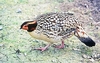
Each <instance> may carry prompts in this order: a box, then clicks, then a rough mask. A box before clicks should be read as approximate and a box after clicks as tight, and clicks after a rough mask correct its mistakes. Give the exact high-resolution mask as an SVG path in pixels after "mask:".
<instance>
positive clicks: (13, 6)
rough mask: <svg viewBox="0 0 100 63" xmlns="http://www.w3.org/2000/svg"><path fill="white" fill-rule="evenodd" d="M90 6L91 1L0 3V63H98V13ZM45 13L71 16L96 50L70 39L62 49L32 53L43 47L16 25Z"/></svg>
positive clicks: (10, 0) (13, 0)
mask: <svg viewBox="0 0 100 63" xmlns="http://www.w3.org/2000/svg"><path fill="white" fill-rule="evenodd" d="M91 2H94V3H95V1H94V0H93V1H92V0H84V1H83V0H0V63H100V49H99V48H100V21H99V20H100V19H99V15H100V11H98V7H96V4H95V5H94V4H93V3H91ZM92 4H93V5H92ZM95 8H97V9H95ZM49 12H71V13H74V14H75V15H76V18H78V19H79V20H80V21H82V22H83V25H84V28H85V31H86V32H87V34H88V35H89V36H90V37H91V38H92V39H93V40H94V41H95V42H96V46H94V47H87V46H85V45H84V44H83V43H81V42H80V41H79V40H78V39H77V38H76V37H75V36H73V37H71V38H68V39H66V41H65V48H64V49H56V48H54V47H53V45H51V46H50V47H49V48H48V50H46V51H44V52H41V51H37V50H34V48H37V47H41V46H45V45H46V44H47V43H46V42H44V41H41V40H37V39H34V38H32V37H31V36H30V35H29V34H28V33H27V31H23V30H21V29H20V25H21V24H22V23H23V22H25V21H27V20H33V19H34V18H36V17H37V16H38V15H40V14H44V13H49Z"/></svg>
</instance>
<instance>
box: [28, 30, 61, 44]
mask: <svg viewBox="0 0 100 63" xmlns="http://www.w3.org/2000/svg"><path fill="white" fill-rule="evenodd" d="M29 34H30V35H31V36H32V37H33V38H36V39H39V40H43V41H46V42H48V43H56V42H60V41H61V38H60V37H56V38H50V37H48V36H46V35H44V34H43V33H38V32H37V31H33V32H29Z"/></svg>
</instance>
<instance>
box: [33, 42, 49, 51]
mask: <svg viewBox="0 0 100 63" xmlns="http://www.w3.org/2000/svg"><path fill="white" fill-rule="evenodd" d="M49 46H50V44H49V45H47V46H45V47H41V48H35V49H34V50H40V51H41V52H43V51H45V50H47V48H48V47H49Z"/></svg>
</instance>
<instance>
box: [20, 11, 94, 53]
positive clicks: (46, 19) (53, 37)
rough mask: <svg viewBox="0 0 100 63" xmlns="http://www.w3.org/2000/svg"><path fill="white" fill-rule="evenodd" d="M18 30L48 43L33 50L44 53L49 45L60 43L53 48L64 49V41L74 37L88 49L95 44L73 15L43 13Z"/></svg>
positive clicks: (26, 22)
mask: <svg viewBox="0 0 100 63" xmlns="http://www.w3.org/2000/svg"><path fill="white" fill-rule="evenodd" d="M20 29H23V30H27V32H29V34H30V35H31V36H32V37H33V38H35V39H38V40H43V41H46V42H48V44H47V45H46V46H45V47H41V48H35V50H40V51H45V50H47V49H48V47H49V46H50V45H51V44H54V43H58V42H61V44H60V45H56V46H55V48H58V49H61V48H64V40H65V39H68V38H70V37H71V36H73V35H74V36H76V37H77V38H78V39H79V40H80V41H81V42H82V43H84V44H85V45H86V46H88V47H92V46H95V42H94V41H93V40H92V39H91V38H90V37H89V36H88V35H87V33H86V32H85V30H84V28H83V25H82V23H81V22H80V20H78V19H77V18H75V15H74V14H73V13H57V12H56V13H53V12H51V13H45V14H41V15H39V16H37V17H36V18H34V19H33V20H31V21H25V22H24V23H22V24H21V26H20Z"/></svg>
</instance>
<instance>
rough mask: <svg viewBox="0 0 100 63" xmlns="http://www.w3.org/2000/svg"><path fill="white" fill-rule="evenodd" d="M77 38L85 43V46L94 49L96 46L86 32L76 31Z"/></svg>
mask: <svg viewBox="0 0 100 63" xmlns="http://www.w3.org/2000/svg"><path fill="white" fill-rule="evenodd" d="M75 36H76V37H77V38H78V39H79V40H80V41H81V42H83V43H84V44H85V45H87V46H89V47H92V46H95V42H94V41H93V40H92V39H91V38H90V37H89V36H88V35H87V34H86V33H85V31H84V30H80V29H77V30H76V31H75Z"/></svg>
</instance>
